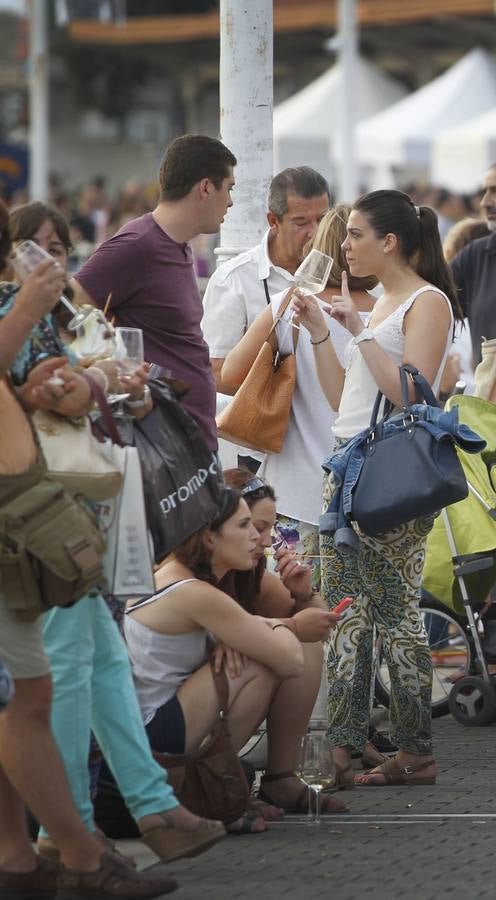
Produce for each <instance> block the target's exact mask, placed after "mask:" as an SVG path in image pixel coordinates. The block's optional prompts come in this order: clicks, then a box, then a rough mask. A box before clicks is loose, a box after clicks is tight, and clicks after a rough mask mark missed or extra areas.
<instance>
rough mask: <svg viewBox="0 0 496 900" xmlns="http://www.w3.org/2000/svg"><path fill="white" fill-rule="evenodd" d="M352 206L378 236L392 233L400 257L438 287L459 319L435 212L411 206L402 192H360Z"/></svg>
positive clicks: (411, 203)
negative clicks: (361, 193) (398, 245)
mask: <svg viewBox="0 0 496 900" xmlns="http://www.w3.org/2000/svg"><path fill="white" fill-rule="evenodd" d="M353 209H355V210H357V212H361V213H362V214H363V215H364V216H366V218H367V219H368V221H369V223H370V225H371V227H372V229H373V230H374V232H375V234H376V235H377V237H379V238H384V237H386V235H387V234H394V235H396V237H397V238H398V241H399V244H400V251H401V254H402V256H403V258H404V259H405V260H406V261H407V262H408V263H409V264H410V265H411V266H412V268H413V269H414V270H415V272H416V273H417V275H420V277H421V278H424V279H425V281H427V282H429V284H432V285H434V286H435V287H437V288H440V290H442V291H443V292H444V293H445V294H446V296H447V297H448V300H449V301H450V303H451V308H452V310H453V315H454V317H455V319H461V320H462V319H463V313H462V310H461V307H460V303H459V301H458V297H457V289H456V287H455V283H454V281H453V276H452V274H451V270H450V268H449V266H448V264H447V263H446V260H445V258H444V254H443V247H442V244H441V238H440V235H439V229H438V224H437V215H436V213H435V212H434V210H433V209H431V208H430V207H429V206H420V207H419V206H415V204H414V202H413V200H412V199H411V197H409V196H408V194H404V193H403V192H402V191H391V190H387V191H372V192H371V193H370V194H363V195H362V196H361V197H359V198H358V200H357V201H356V202H355V203H354V204H353Z"/></svg>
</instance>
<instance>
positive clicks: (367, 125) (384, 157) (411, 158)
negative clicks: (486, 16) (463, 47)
mask: <svg viewBox="0 0 496 900" xmlns="http://www.w3.org/2000/svg"><path fill="white" fill-rule="evenodd" d="M494 105H496V60H495V58H494V57H493V56H492V55H490V54H489V53H487V52H486V51H485V50H481V49H475V50H471V51H470V53H468V54H467V55H466V56H464V57H463V59H461V60H459V62H457V63H455V65H453V66H452V67H451V68H450V69H448V70H447V71H446V72H444V73H443V74H442V75H439V76H438V78H435V79H434V80H433V81H431V82H429V84H426V85H425V86H424V87H422V88H420V89H419V90H418V91H415V93H413V94H410V95H409V96H408V97H405V98H404V99H403V100H400V101H399V102H398V103H395V104H394V106H390V107H389V108H388V109H387V110H385V111H384V112H381V113H379V114H378V115H375V116H372V117H371V118H368V119H366V120H365V121H364V122H361V123H360V124H359V125H358V127H357V130H356V154H357V160H358V161H359V162H360V163H361V164H364V165H369V166H372V167H380V168H381V169H383V168H384V166H402V167H406V168H410V169H411V170H412V172H413V171H415V170H417V171H419V170H422V171H423V172H424V173H425V174H428V173H429V169H430V165H431V150H432V143H433V140H434V138H435V137H436V135H438V134H439V133H440V132H441V131H443V130H445V129H447V128H451V127H452V126H455V125H458V124H460V123H462V122H465V121H466V120H467V119H469V118H470V117H472V116H474V115H476V114H477V113H482V112H485V111H486V110H488V109H490V108H491V107H493V106H494ZM443 183H444V182H443Z"/></svg>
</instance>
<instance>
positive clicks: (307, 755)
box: [298, 734, 336, 825]
mask: <svg viewBox="0 0 496 900" xmlns="http://www.w3.org/2000/svg"><path fill="white" fill-rule="evenodd" d="M298 774H299V775H300V777H301V778H302V779H303V781H304V782H305V784H307V785H308V787H309V797H308V815H307V824H314V825H320V822H321V819H320V810H319V807H320V794H321V791H323V790H326V789H328V788H329V787H331V786H333V785H334V784H335V781H336V767H335V765H334V760H333V758H332V751H331V748H330V746H329V741H328V738H327V736H326V735H325V734H306V735H305V736H304V737H303V738H302V742H301V750H300V760H299V765H298ZM310 791H313V792H314V793H315V818H312V812H311V799H310V798H311V794H310Z"/></svg>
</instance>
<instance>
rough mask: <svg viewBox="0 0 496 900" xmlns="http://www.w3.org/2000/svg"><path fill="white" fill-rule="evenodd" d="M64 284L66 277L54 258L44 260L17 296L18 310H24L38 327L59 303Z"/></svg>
mask: <svg viewBox="0 0 496 900" xmlns="http://www.w3.org/2000/svg"><path fill="white" fill-rule="evenodd" d="M64 284H65V276H64V272H63V270H62V269H61V267H60V265H59V264H58V263H57V262H56V261H55V260H54V259H52V258H50V259H48V260H43V261H42V262H40V263H38V265H37V266H35V267H34V269H33V270H32V272H31V273H30V274H29V275H26V278H25V280H24V281H23V284H22V287H21V288H20V290H19V291H18V293H17V294H16V307H17V309H18V310H19V311H21V310H22V312H23V313H24V314H25V315H26V316H28V317H29V318H30V319H32V322H33V325H36V324H37V322H39V320H40V319H41V317H42V316H45V315H46V314H47V313H49V312H50V310H51V309H53V307H54V306H55V304H56V303H58V301H59V298H60V295H61V293H62V291H63V289H64Z"/></svg>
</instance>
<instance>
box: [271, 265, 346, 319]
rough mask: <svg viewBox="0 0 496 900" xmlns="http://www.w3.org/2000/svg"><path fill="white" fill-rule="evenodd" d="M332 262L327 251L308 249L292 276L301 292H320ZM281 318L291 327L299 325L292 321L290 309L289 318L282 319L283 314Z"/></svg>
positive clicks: (292, 314) (292, 312)
mask: <svg viewBox="0 0 496 900" xmlns="http://www.w3.org/2000/svg"><path fill="white" fill-rule="evenodd" d="M333 262H334V260H333V258H332V256H328V255H327V253H321V251H320V250H315V249H313V250H310V253H308V254H307V256H305V259H304V260H303V262H301V263H300V265H299V266H298V268H297V270H296V272H295V273H294V276H293V277H294V281H295V284H296V286H297V287H298V289H299V290H300V291H301V293H302V294H312V296H314V295H315V294H321V293H322V291H324V290H325V289H326V287H327V282H328V280H329V275H330V273H331V269H332V264H333ZM318 299H319V298H318V297H317V300H318ZM319 302H320V301H319ZM283 320H284V321H285V322H288V323H290V324H291V325H292V326H293V328H299V327H300V326H299V325H298V324H297V323H296V322H295V321H294V311H293V310H291V311H290V315H289V318H288V319H284V316H283Z"/></svg>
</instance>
